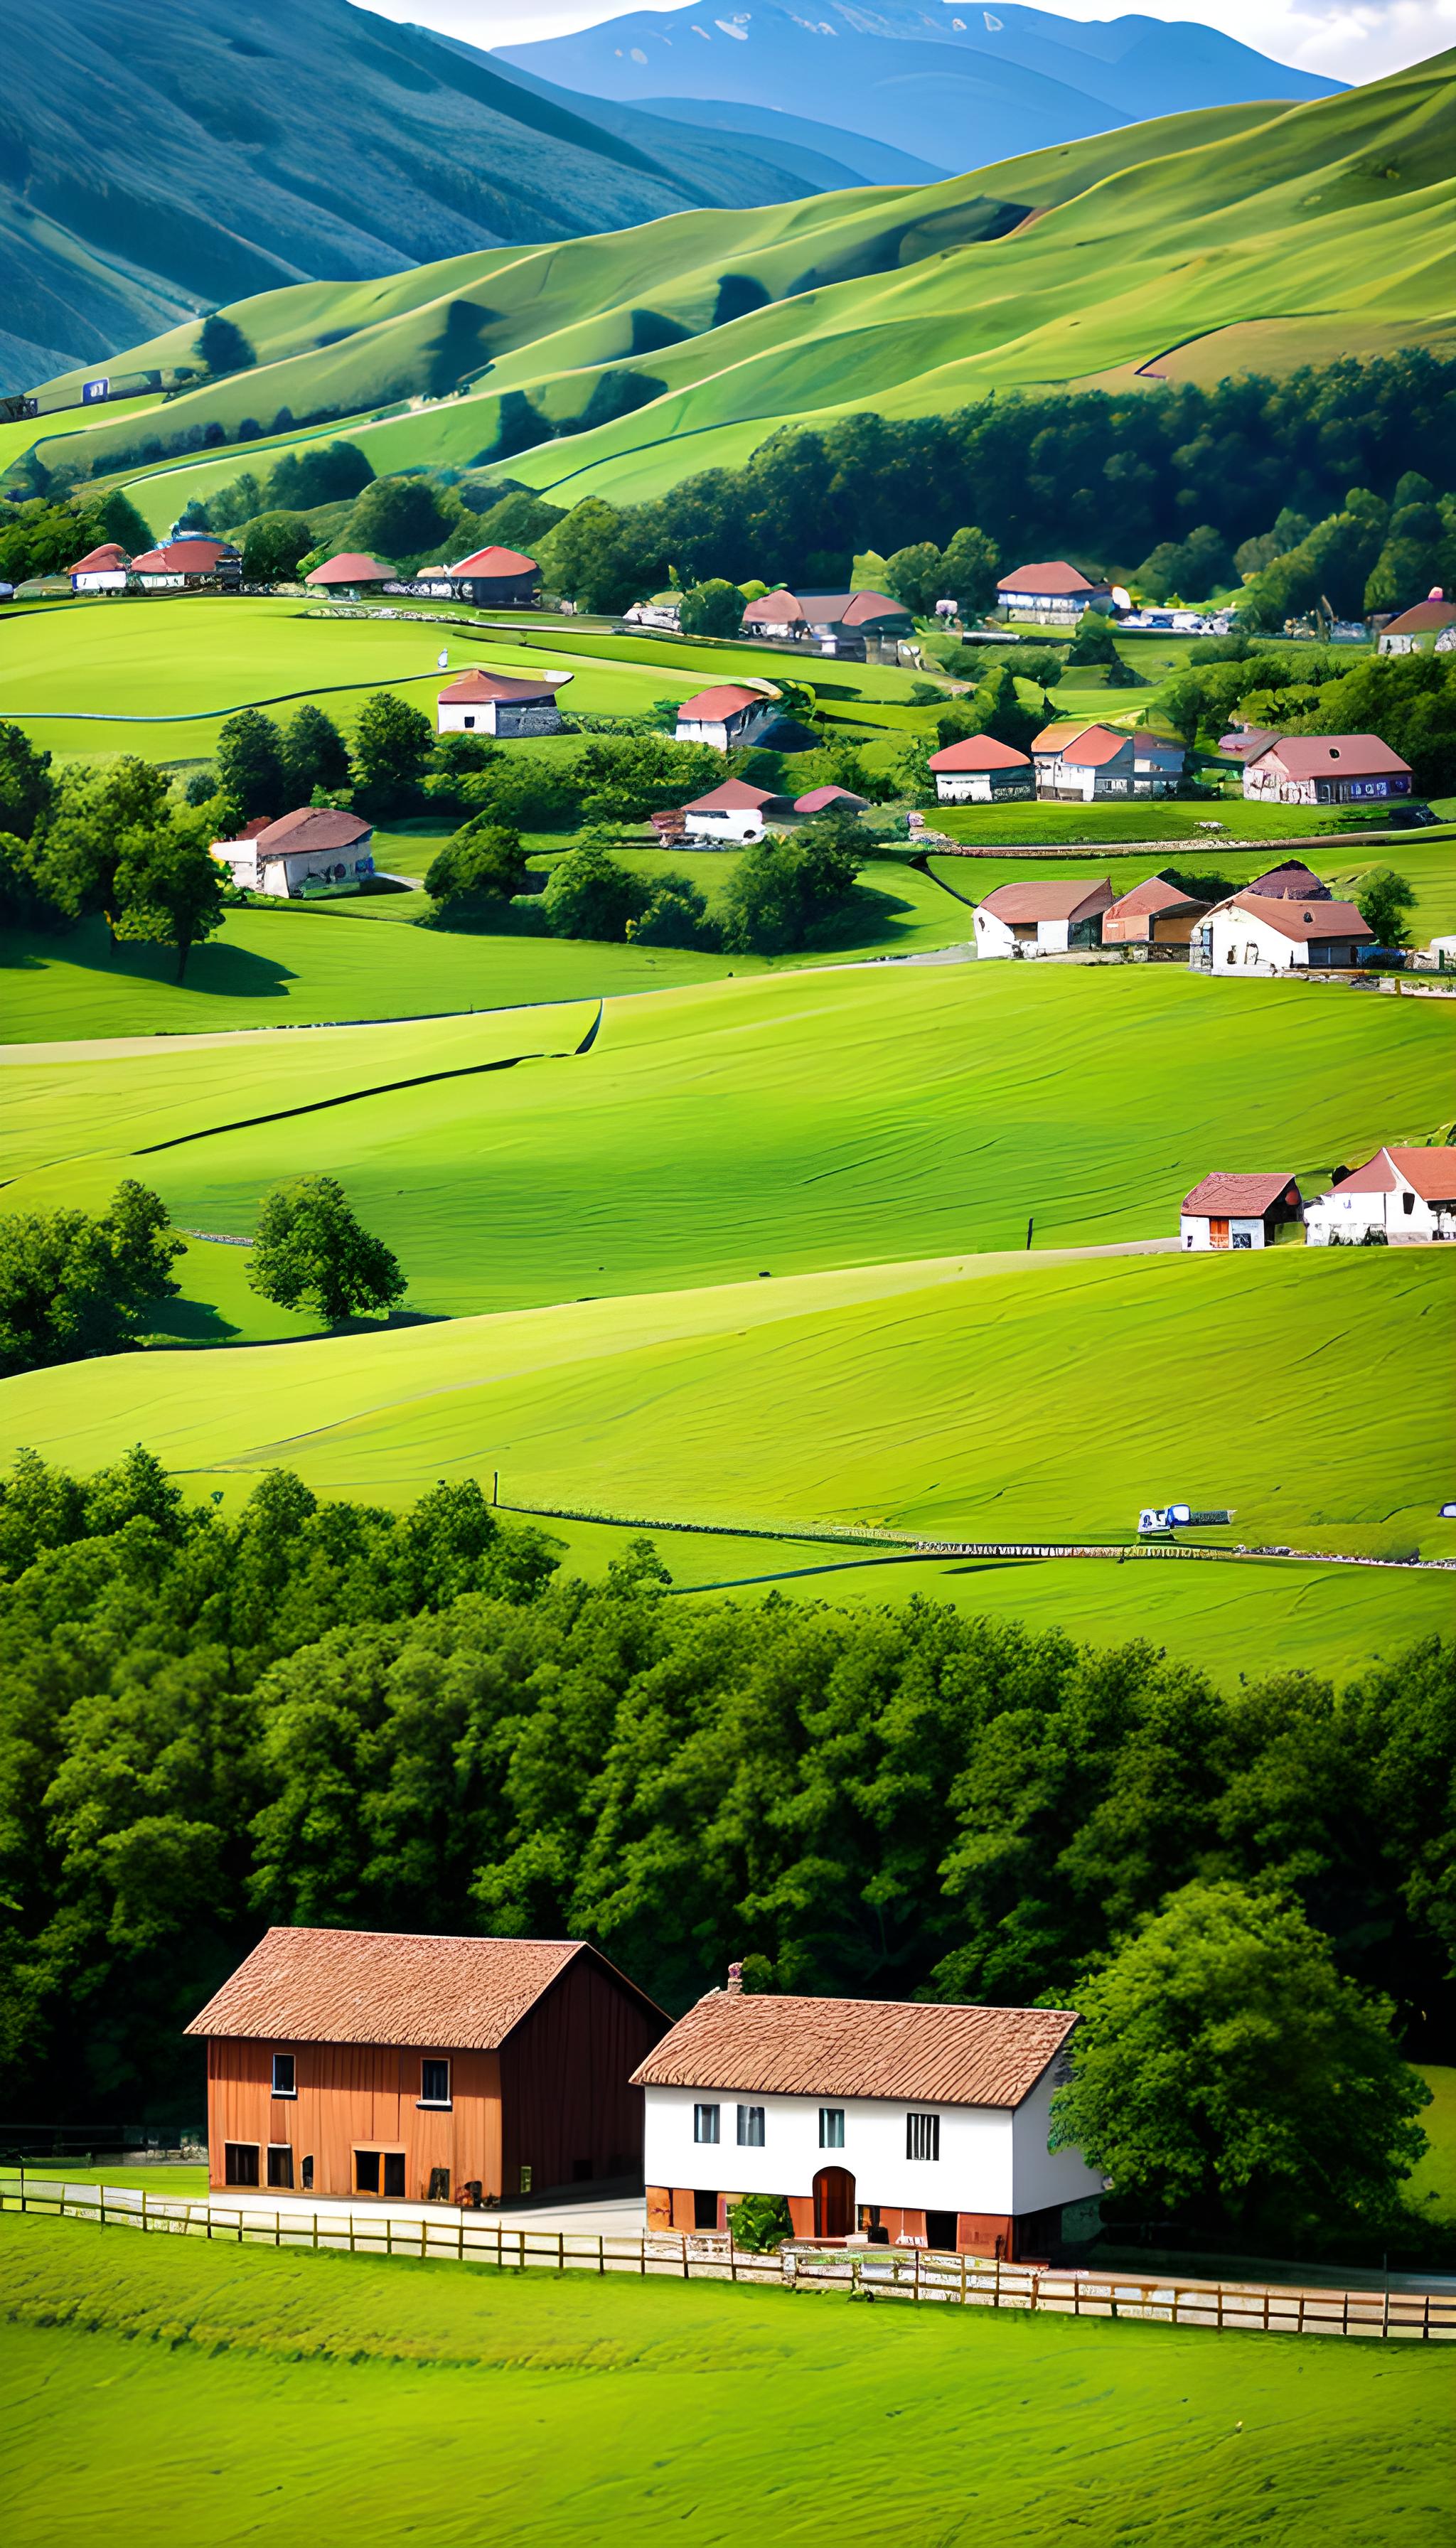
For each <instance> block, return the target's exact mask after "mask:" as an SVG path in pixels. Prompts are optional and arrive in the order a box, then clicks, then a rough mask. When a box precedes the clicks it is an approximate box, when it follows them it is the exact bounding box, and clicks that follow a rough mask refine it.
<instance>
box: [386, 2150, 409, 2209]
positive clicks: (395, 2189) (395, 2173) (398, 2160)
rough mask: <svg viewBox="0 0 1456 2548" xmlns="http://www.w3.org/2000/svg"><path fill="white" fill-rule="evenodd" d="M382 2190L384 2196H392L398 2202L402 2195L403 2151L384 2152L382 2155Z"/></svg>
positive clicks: (403, 2176)
mask: <svg viewBox="0 0 1456 2548" xmlns="http://www.w3.org/2000/svg"><path fill="white" fill-rule="evenodd" d="M384 2190H385V2192H386V2194H392V2195H393V2196H394V2197H395V2199H396V2201H399V2199H400V2198H401V2197H402V2196H403V2194H404V2191H405V2153H404V2151H403V2150H386V2151H385V2153H384Z"/></svg>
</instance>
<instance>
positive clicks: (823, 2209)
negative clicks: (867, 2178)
mask: <svg viewBox="0 0 1456 2548" xmlns="http://www.w3.org/2000/svg"><path fill="white" fill-rule="evenodd" d="M854 2226H855V2180H854V2178H853V2177H852V2176H851V2174H850V2172H849V2169H848V2168H847V2167H821V2169H820V2170H819V2173H818V2175H817V2176H816V2177H815V2179H814V2235H815V2237H816V2238H847V2237H848V2236H849V2234H850V2231H851V2230H852V2229H854Z"/></svg>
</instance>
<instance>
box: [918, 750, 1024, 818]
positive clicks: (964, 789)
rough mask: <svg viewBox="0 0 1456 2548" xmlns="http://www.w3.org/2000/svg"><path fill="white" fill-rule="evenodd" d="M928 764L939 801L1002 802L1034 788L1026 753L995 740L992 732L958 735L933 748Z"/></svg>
mask: <svg viewBox="0 0 1456 2548" xmlns="http://www.w3.org/2000/svg"><path fill="white" fill-rule="evenodd" d="M930 767H931V773H932V775H933V777H934V779H935V782H936V796H937V799H938V801H939V802H940V803H941V804H942V805H965V804H972V805H975V804H980V805H989V804H1004V803H1006V802H1007V801H1009V800H1013V799H1015V798H1018V797H1027V796H1034V795H1035V794H1036V792H1037V774H1036V771H1035V769H1034V767H1033V764H1032V759H1031V756H1030V754H1029V753H1025V752H1018V751H1017V749H1016V746H1015V745H1014V744H1010V743H998V742H997V740H996V737H995V736H994V735H993V734H967V735H962V736H961V738H960V740H959V742H958V743H948V744H946V745H945V746H944V747H943V749H942V750H941V751H940V752H933V753H932V754H931V757H930Z"/></svg>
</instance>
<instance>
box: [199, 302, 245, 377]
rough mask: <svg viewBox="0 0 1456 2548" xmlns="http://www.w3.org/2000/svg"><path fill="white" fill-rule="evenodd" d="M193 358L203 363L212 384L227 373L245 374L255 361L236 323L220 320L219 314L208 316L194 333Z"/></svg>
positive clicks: (226, 319) (221, 317)
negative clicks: (195, 337) (195, 354)
mask: <svg viewBox="0 0 1456 2548" xmlns="http://www.w3.org/2000/svg"><path fill="white" fill-rule="evenodd" d="M197 357H198V360H199V362H201V363H205V364H206V365H207V368H208V370H209V372H210V373H211V374H212V377H213V379H214V380H215V381H220V380H222V379H223V378H224V376H225V375H226V374H227V373H228V372H245V371H248V370H250V369H251V367H252V365H253V364H254V363H255V362H256V361H257V356H256V354H255V353H254V352H253V349H252V347H251V345H250V344H249V343H248V340H247V338H246V336H244V334H243V332H242V329H241V328H240V327H239V326H238V325H237V323H236V321H235V320H234V319H231V318H225V317H224V315H223V313H222V311H221V310H215V311H213V312H212V314H211V316H210V317H209V318H205V319H204V320H203V322H202V326H201V328H200V329H199V331H198V338H197Z"/></svg>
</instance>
